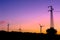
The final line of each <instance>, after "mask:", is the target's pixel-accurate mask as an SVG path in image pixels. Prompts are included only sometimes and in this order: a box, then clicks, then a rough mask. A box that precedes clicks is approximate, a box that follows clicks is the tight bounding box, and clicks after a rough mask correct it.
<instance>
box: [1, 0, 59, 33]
mask: <svg viewBox="0 0 60 40" xmlns="http://www.w3.org/2000/svg"><path fill="white" fill-rule="evenodd" d="M51 4H52V5H53V8H54V27H55V29H57V30H58V33H59V34H60V12H59V11H60V0H53V2H52V3H51V0H0V30H7V23H9V24H10V30H14V31H19V30H18V29H19V28H20V27H21V29H22V31H23V32H37V33H38V32H39V31H40V27H39V24H42V26H43V30H42V31H43V33H45V32H46V29H48V28H49V27H50V13H49V12H48V10H49V8H48V6H49V5H51Z"/></svg>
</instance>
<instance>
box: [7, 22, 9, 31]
mask: <svg viewBox="0 0 60 40" xmlns="http://www.w3.org/2000/svg"><path fill="white" fill-rule="evenodd" d="M7 31H8V32H9V23H8V24H7Z"/></svg>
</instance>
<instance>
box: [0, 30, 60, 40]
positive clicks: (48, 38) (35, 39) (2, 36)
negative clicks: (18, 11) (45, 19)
mask: <svg viewBox="0 0 60 40" xmlns="http://www.w3.org/2000/svg"><path fill="white" fill-rule="evenodd" d="M0 40H60V35H57V34H43V33H28V32H24V33H23V32H6V31H0Z"/></svg>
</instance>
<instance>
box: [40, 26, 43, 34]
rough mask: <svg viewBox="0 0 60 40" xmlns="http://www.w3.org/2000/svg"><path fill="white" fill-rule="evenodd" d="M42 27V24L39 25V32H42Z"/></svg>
mask: <svg viewBox="0 0 60 40" xmlns="http://www.w3.org/2000/svg"><path fill="white" fill-rule="evenodd" d="M42 27H43V26H42V25H40V33H42Z"/></svg>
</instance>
